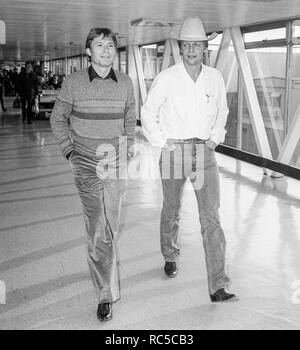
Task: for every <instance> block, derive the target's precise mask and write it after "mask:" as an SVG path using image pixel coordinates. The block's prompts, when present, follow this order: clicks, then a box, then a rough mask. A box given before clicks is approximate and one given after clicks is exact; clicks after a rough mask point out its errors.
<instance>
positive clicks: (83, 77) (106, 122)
mask: <svg viewBox="0 0 300 350" xmlns="http://www.w3.org/2000/svg"><path fill="white" fill-rule="evenodd" d="M86 52H87V54H88V56H89V57H90V60H91V65H90V66H89V68H87V69H83V70H80V71H77V72H75V73H73V74H72V75H70V76H68V77H67V79H66V80H65V81H64V83H63V85H62V89H61V91H60V93H59V94H58V96H57V100H56V102H55V105H54V108H53V111H52V114H51V119H50V122H51V127H52V130H53V133H54V135H55V139H56V140H57V142H58V144H59V146H60V148H61V151H62V154H63V156H64V157H65V158H67V159H68V160H69V164H70V166H71V168H72V172H73V176H74V180H75V184H76V186H77V189H78V192H79V195H80V199H81V202H82V205H83V212H84V220H85V226H86V232H87V242H88V264H89V267H90V271H91V275H92V279H93V282H94V285H95V287H96V289H97V293H98V298H99V304H98V309H97V317H98V318H99V320H100V321H108V320H110V319H111V318H112V303H113V302H115V301H117V300H118V299H119V298H120V292H119V281H118V271H117V262H116V254H115V248H114V245H115V240H114V238H115V237H116V234H117V232H118V225H119V214H120V206H121V198H122V196H123V195H124V194H125V190H126V177H127V176H126V170H127V157H132V156H133V153H134V151H133V146H134V131H135V124H136V118H135V101H134V93H133V86H132V82H131V79H130V78H129V77H128V76H127V75H126V74H123V73H121V72H118V71H115V70H114V69H113V68H112V65H113V60H114V58H115V56H116V53H117V39H116V36H115V35H114V34H113V32H112V31H111V30H110V29H107V28H95V29H91V30H90V32H89V35H88V37H87V40H86Z"/></svg>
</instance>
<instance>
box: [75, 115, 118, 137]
mask: <svg viewBox="0 0 300 350" xmlns="http://www.w3.org/2000/svg"><path fill="white" fill-rule="evenodd" d="M71 124H72V129H73V130H74V131H75V133H76V134H78V135H79V136H82V137H87V138H90V139H100V138H102V139H103V138H104V137H103V136H104V135H105V138H107V139H110V138H114V137H118V136H119V135H124V134H125V128H124V119H123V118H122V119H117V120H116V119H115V120H99V119H86V118H84V119H81V118H78V117H75V116H74V115H71Z"/></svg>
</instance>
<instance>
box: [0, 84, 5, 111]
mask: <svg viewBox="0 0 300 350" xmlns="http://www.w3.org/2000/svg"><path fill="white" fill-rule="evenodd" d="M0 103H1V107H2V109H3V111H4V109H5V107H4V101H3V88H2V87H0Z"/></svg>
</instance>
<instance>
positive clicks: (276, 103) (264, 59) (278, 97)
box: [242, 47, 287, 159]
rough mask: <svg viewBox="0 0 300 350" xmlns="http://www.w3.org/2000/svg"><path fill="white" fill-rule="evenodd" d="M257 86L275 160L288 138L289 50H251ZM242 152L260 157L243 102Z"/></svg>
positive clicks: (252, 68) (250, 54) (281, 48)
mask: <svg viewBox="0 0 300 350" xmlns="http://www.w3.org/2000/svg"><path fill="white" fill-rule="evenodd" d="M247 55H248V60H249V64H250V68H251V72H252V76H253V80H254V86H255V90H256V94H257V98H258V102H259V105H260V109H261V112H262V117H263V122H264V126H265V130H266V134H267V137H268V141H269V144H270V148H271V152H272V155H273V158H274V159H276V158H277V156H278V153H279V151H280V149H281V147H282V143H283V141H284V137H285V127H286V123H287V120H286V117H285V115H284V107H285V87H286V78H285V69H286V68H285V66H286V47H279V48H278V47H276V48H259V49H252V50H247ZM242 123H243V124H242V129H243V135H242V149H244V150H246V151H248V152H252V153H256V154H258V150H257V145H256V141H255V138H254V133H253V128H252V125H251V120H250V113H249V109H248V105H247V102H246V100H245V98H244V100H243V114H242Z"/></svg>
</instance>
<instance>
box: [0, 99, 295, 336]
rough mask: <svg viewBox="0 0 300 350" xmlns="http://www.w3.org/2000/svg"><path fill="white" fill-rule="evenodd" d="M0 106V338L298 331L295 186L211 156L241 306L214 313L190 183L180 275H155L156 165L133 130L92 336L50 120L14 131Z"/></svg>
mask: <svg viewBox="0 0 300 350" xmlns="http://www.w3.org/2000/svg"><path fill="white" fill-rule="evenodd" d="M7 105H8V111H7V112H6V113H2V112H0V218H1V219H0V280H2V281H4V282H5V285H6V304H2V305H1V304H0V329H99V330H105V329H114V330H118V329H147V330H149V329H158V330H167V329H178V330H181V329H182V330H183V329H199V330H202V329H300V182H299V181H297V180H294V179H291V178H288V177H282V178H277V179H274V178H271V177H269V176H266V175H263V171H262V169H260V168H258V167H256V166H253V165H249V164H247V163H244V162H241V161H237V160H235V159H232V158H230V157H228V156H224V155H222V154H217V160H218V163H219V168H220V180H221V208H220V216H221V220H222V225H223V228H224V231H225V234H226V239H227V272H228V274H229V276H230V278H231V281H232V282H231V287H230V290H231V291H232V292H234V293H236V294H238V296H239V301H238V302H234V303H224V304H212V303H211V302H210V300H209V296H208V290H207V280H206V268H205V258H204V252H203V246H202V238H201V234H200V225H199V221H198V214H197V207H196V200H195V197H194V193H193V191H192V190H191V185H190V183H187V185H186V188H185V192H184V198H183V207H182V219H181V224H180V246H181V257H180V261H179V274H178V276H177V277H176V278H173V279H168V278H167V277H166V276H165V275H164V272H163V259H162V256H161V253H160V243H159V220H160V210H161V204H162V192H161V184H160V180H159V178H158V173H157V157H158V154H157V152H152V149H151V148H150V146H149V145H148V144H147V142H146V141H145V139H144V138H143V135H142V133H141V130H140V128H137V140H138V143H139V144H140V145H141V147H140V157H137V158H136V160H135V161H133V162H132V163H131V165H130V167H131V178H130V179H129V181H128V191H127V195H126V197H125V198H124V201H123V206H122V213H121V227H120V233H119V235H118V238H117V246H118V252H117V253H118V257H119V272H120V287H121V300H119V301H118V302H117V303H115V304H114V307H113V311H114V317H113V320H112V321H110V322H107V323H103V324H102V323H100V322H99V321H98V320H97V318H96V307H97V300H96V293H95V290H94V287H93V285H92V282H91V279H90V275H89V270H88V265H87V261H86V246H85V231H84V224H83V217H82V213H81V203H80V200H79V197H78V194H77V192H76V188H75V186H74V184H73V179H72V175H71V171H70V167H69V164H68V162H67V161H66V160H64V159H63V158H62V156H61V153H60V150H59V148H58V146H57V145H56V143H55V141H54V138H53V135H52V133H51V130H50V125H49V120H36V121H34V122H33V124H32V125H27V124H23V123H22V121H21V116H20V113H19V110H13V109H12V108H11V107H10V106H11V101H10V100H9V101H7ZM2 286H3V282H2ZM2 292H3V290H2ZM3 298H4V296H3V295H2V302H3V301H4V300H3Z"/></svg>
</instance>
